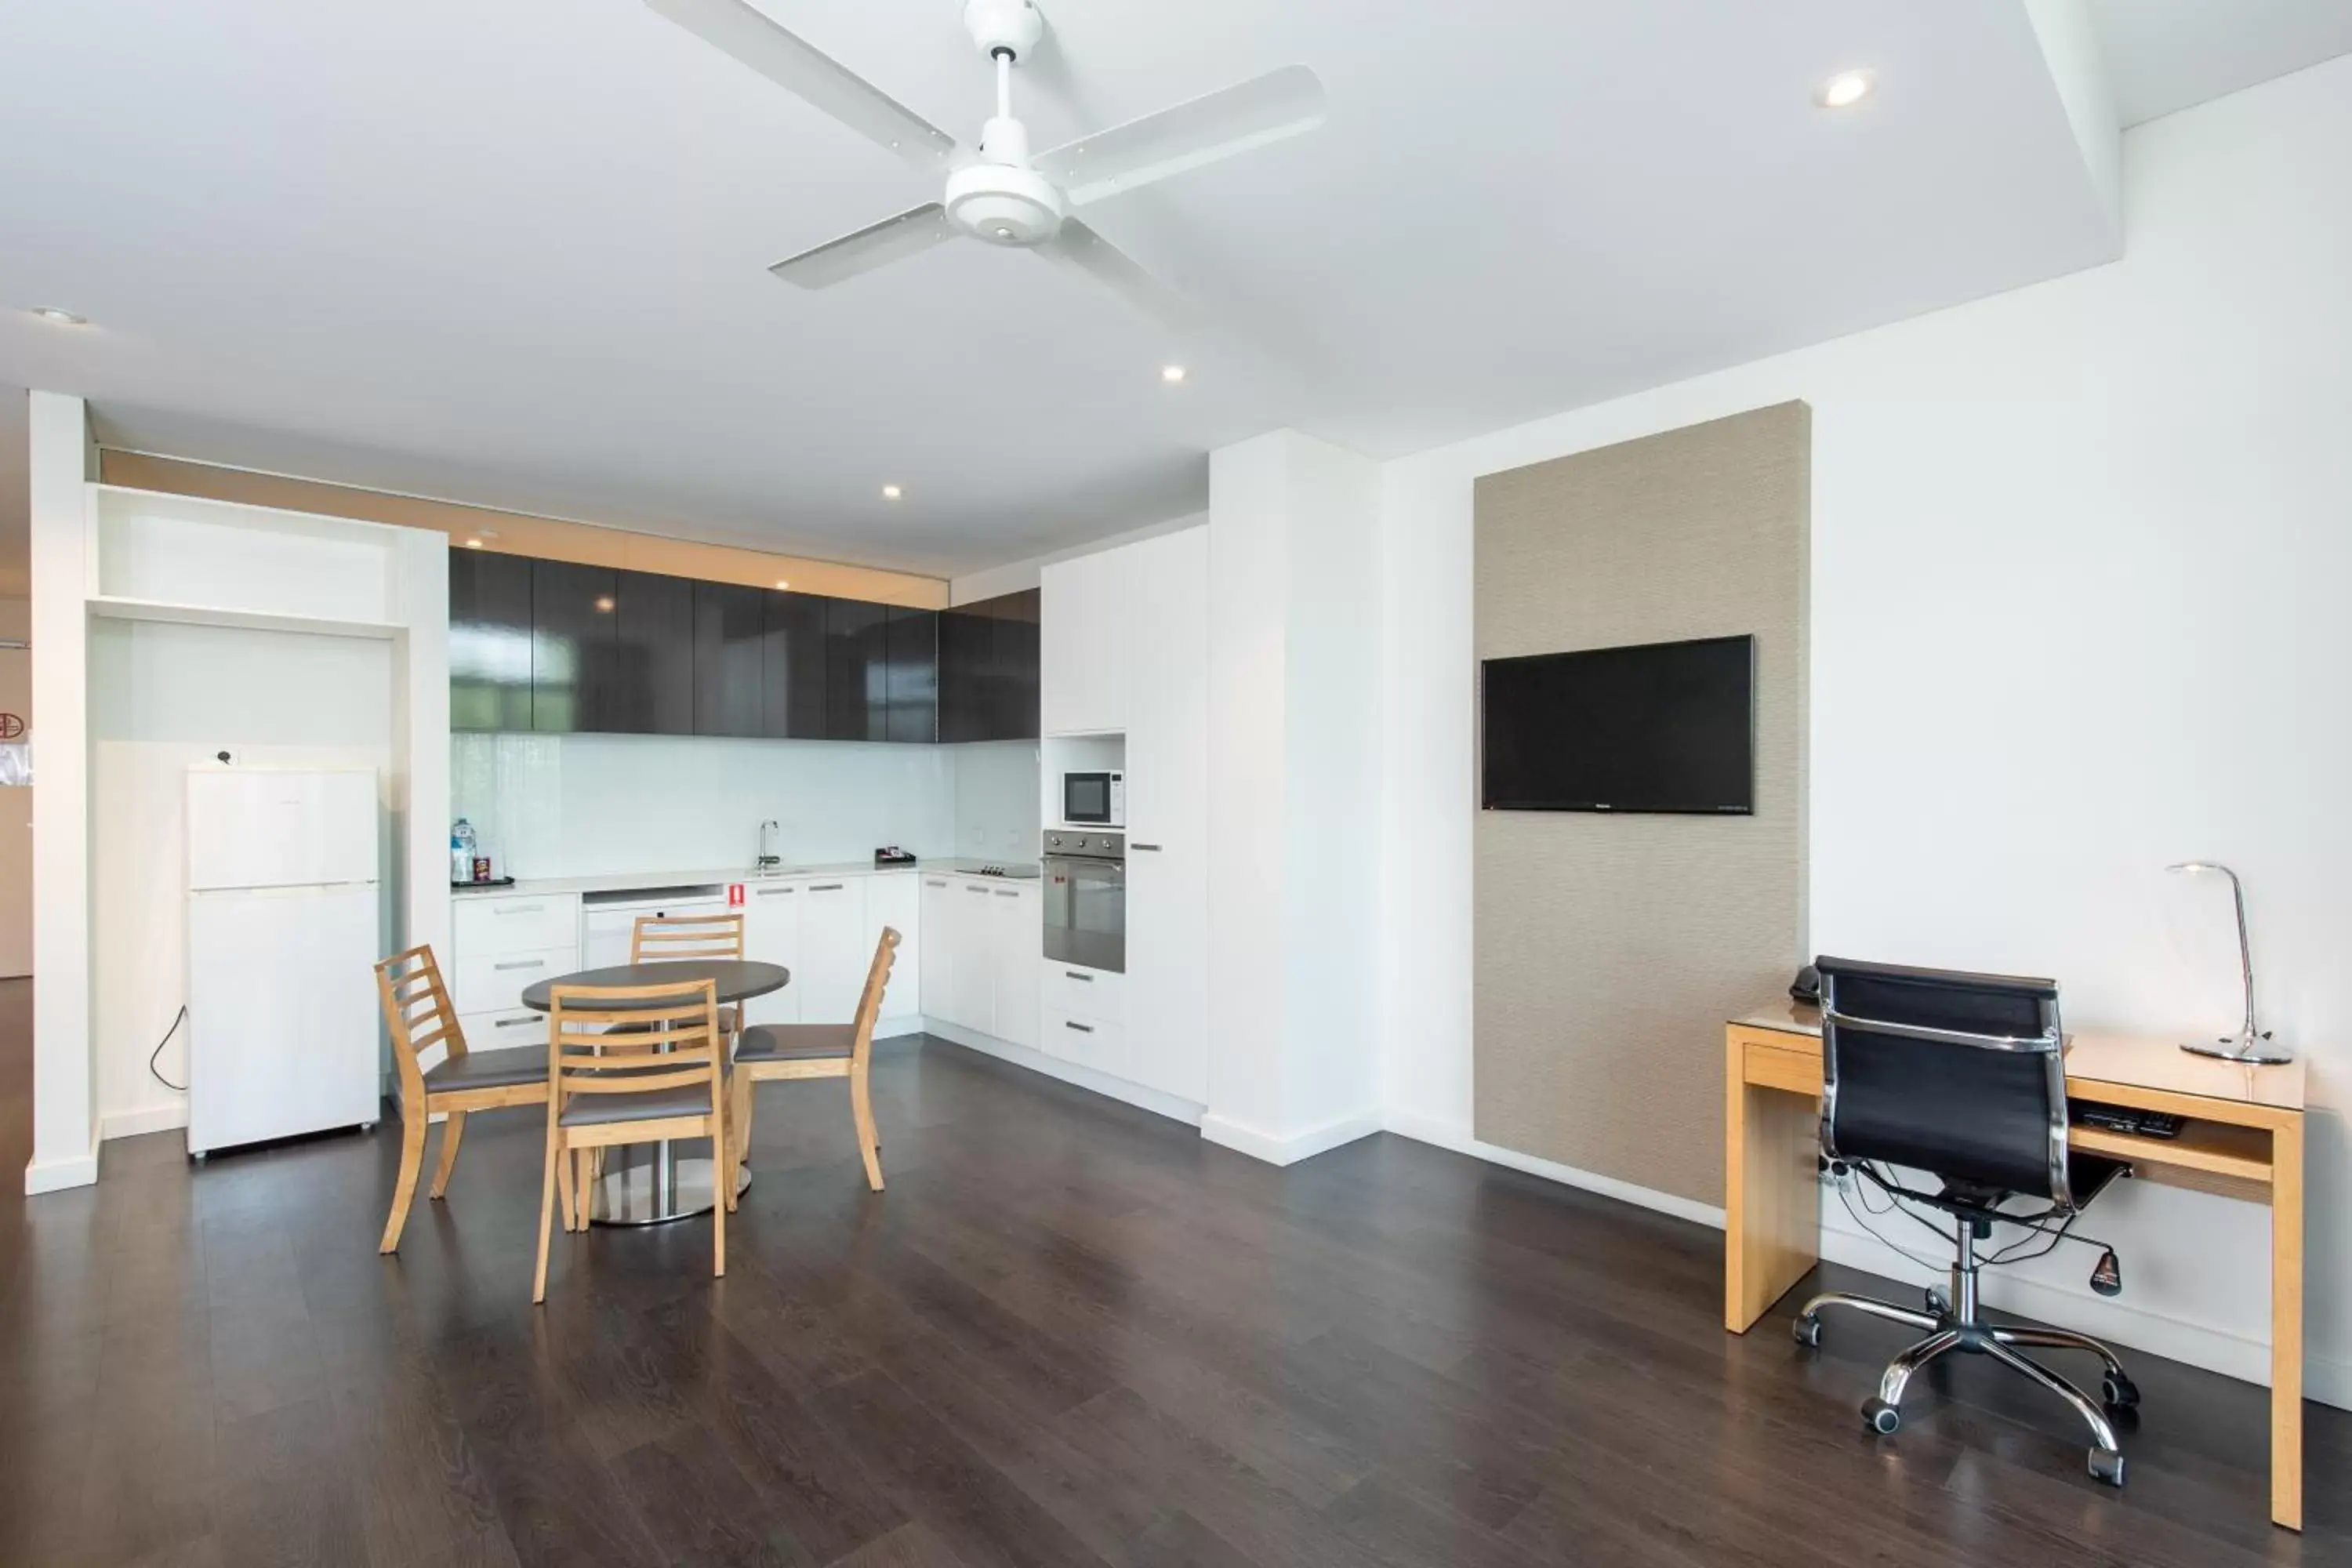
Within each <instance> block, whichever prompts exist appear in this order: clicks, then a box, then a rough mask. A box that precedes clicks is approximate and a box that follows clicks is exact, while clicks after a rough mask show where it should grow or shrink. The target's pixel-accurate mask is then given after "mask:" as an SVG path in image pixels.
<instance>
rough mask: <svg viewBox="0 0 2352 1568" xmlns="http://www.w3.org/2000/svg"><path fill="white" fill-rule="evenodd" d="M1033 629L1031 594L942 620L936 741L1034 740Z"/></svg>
mask: <svg viewBox="0 0 2352 1568" xmlns="http://www.w3.org/2000/svg"><path fill="white" fill-rule="evenodd" d="M1037 626H1038V593H1037V590H1035V589H1034V588H1032V589H1029V590H1028V591H1027V592H1025V593H1020V594H1005V595H1000V596H998V597H996V598H993V599H984V600H982V601H979V602H978V603H975V604H970V605H957V606H956V607H955V608H954V609H951V610H948V611H945V612H943V613H942V614H941V615H940V740H942V741H1034V740H1035V739H1036V738H1037V736H1038V733H1039V731H1038V722H1037V718H1038V715H1037V668H1038V658H1039V648H1038V641H1037Z"/></svg>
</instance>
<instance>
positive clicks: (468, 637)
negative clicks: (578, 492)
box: [449, 546, 531, 730]
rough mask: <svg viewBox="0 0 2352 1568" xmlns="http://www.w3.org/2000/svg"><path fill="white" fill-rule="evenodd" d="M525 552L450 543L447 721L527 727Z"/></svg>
mask: <svg viewBox="0 0 2352 1568" xmlns="http://www.w3.org/2000/svg"><path fill="white" fill-rule="evenodd" d="M530 569H531V562H530V557H528V556H524V555H501V554H499V553H497V552H492V551H488V550H467V549H463V548H460V547H456V546H453V547H451V549H450V551H449V728H451V729H452V730H528V729H530V658H531V639H530Z"/></svg>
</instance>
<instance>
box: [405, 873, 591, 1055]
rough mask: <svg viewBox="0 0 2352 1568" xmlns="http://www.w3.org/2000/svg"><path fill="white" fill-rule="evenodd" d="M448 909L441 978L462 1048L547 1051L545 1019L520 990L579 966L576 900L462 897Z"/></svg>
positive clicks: (564, 897) (564, 895) (551, 895)
mask: <svg viewBox="0 0 2352 1568" xmlns="http://www.w3.org/2000/svg"><path fill="white" fill-rule="evenodd" d="M453 903H454V906H455V907H454V908H453V909H452V910H451V911H450V921H449V925H450V937H451V946H450V952H449V953H448V962H447V963H446V964H445V966H444V973H443V979H444V981H445V983H446V984H447V985H448V987H449V1000H450V1005H453V1006H454V1007H456V1008H457V1026H458V1027H459V1028H461V1029H463V1030H464V1031H465V1033H466V1047H467V1049H468V1050H476V1051H494V1050H499V1049H502V1048H504V1047H509V1046H538V1047H545V1046H546V1044H547V1016H546V1015H545V1014H543V1013H535V1012H533V1011H531V1010H530V1008H528V1007H525V1006H524V1005H522V993H523V987H525V986H527V985H530V984H533V983H534V982H537V981H541V980H550V979H553V978H554V977H556V976H558V975H562V974H570V973H573V972H574V971H575V970H578V969H580V968H581V967H582V964H581V963H580V900H579V899H578V897H577V896H575V895H572V894H569V893H539V894H509V895H508V896H506V897H503V898H501V897H498V896H496V895H493V894H488V893H463V894H459V895H457V897H456V898H455V899H454V900H453ZM433 1059H434V1060H436V1061H437V1060H438V1059H439V1057H438V1055H437V1053H436V1055H435V1057H434V1058H433ZM426 1065H427V1066H430V1065H432V1063H431V1062H428V1063H427V1064H426Z"/></svg>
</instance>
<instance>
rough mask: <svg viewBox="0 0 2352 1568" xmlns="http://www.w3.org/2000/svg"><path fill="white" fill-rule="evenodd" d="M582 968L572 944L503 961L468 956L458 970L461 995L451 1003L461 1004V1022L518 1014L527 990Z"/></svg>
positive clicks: (511, 955) (514, 955) (516, 954)
mask: <svg viewBox="0 0 2352 1568" xmlns="http://www.w3.org/2000/svg"><path fill="white" fill-rule="evenodd" d="M579 967H580V950H579V949H578V948H577V947H574V946H572V944H570V943H568V942H567V943H565V944H564V945H563V946H562V947H549V948H541V950H540V951H539V952H509V953H507V954H506V955H505V956H503V957H499V958H491V957H487V956H481V955H477V954H473V953H468V954H467V956H466V958H465V960H464V961H463V962H462V963H460V964H459V966H458V969H457V994H456V995H455V996H453V997H451V998H450V1000H452V1001H453V1002H455V1003H457V1016H459V1017H461V1018H462V1017H467V1016H471V1015H473V1014H476V1013H513V1012H518V1011H520V1010H522V990H523V987H524V986H526V985H536V984H539V982H541V981H542V980H551V979H553V978H554V977H555V976H557V975H559V974H570V973H572V972H573V971H575V970H577V969H578V968H579Z"/></svg>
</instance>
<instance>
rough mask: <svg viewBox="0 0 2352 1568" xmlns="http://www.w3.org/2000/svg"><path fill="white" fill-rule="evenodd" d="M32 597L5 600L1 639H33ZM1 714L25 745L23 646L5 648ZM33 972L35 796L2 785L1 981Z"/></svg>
mask: <svg viewBox="0 0 2352 1568" xmlns="http://www.w3.org/2000/svg"><path fill="white" fill-rule="evenodd" d="M32 625H33V605H32V601H31V600H29V599H0V637H5V638H9V639H12V640H23V639H26V638H28V637H31V635H32ZM0 713H14V714H16V717H18V718H19V719H22V720H24V721H25V725H26V733H25V736H24V737H23V738H21V739H19V740H18V741H16V742H0V744H15V745H26V744H27V743H28V742H29V741H30V738H31V732H32V716H33V658H32V655H31V654H30V653H28V652H27V651H26V650H25V649H23V648H0ZM30 973H33V792H32V789H31V787H30V786H29V785H24V784H0V980H5V979H13V978H16V977H17V976H20V975H26V974H30Z"/></svg>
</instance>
